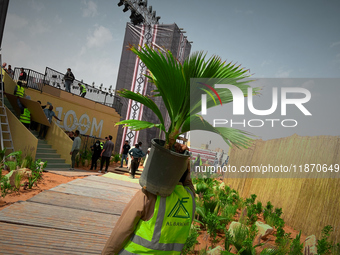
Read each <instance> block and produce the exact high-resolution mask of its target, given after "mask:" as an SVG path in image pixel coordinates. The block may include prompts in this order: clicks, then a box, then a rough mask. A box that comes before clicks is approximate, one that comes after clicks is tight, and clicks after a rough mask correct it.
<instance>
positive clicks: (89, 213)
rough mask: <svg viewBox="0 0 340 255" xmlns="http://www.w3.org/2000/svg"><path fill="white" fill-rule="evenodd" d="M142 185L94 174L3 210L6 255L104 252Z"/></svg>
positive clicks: (0, 226) (0, 231)
mask: <svg viewBox="0 0 340 255" xmlns="http://www.w3.org/2000/svg"><path fill="white" fill-rule="evenodd" d="M138 189H140V186H139V184H137V183H131V182H126V181H122V180H115V179H111V178H107V177H103V176H89V177H86V178H84V179H76V180H74V181H71V182H69V183H66V184H61V185H59V186H57V187H55V188H53V189H50V190H47V191H44V192H42V193H39V194H38V195H36V196H34V197H32V198H31V199H29V200H27V201H25V202H17V203H15V204H13V205H11V206H9V207H7V208H5V209H3V210H2V211H0V254H44V255H49V254H100V253H101V250H102V249H103V248H104V245H105V242H106V240H107V238H108V237H109V235H110V234H111V232H112V229H113V227H114V225H115V223H116V222H117V220H118V218H119V216H120V214H121V213H122V211H123V209H124V207H125V205H126V204H127V203H128V202H129V201H130V199H131V198H132V197H133V195H134V194H135V193H136V192H137V191H138Z"/></svg>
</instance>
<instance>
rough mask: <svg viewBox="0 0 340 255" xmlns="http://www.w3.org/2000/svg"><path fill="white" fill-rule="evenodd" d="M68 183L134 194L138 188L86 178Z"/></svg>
mask: <svg viewBox="0 0 340 255" xmlns="http://www.w3.org/2000/svg"><path fill="white" fill-rule="evenodd" d="M69 184H71V185H75V186H84V187H89V188H91V189H92V188H93V189H105V190H111V191H117V192H122V193H128V194H132V195H134V194H135V193H136V192H137V191H138V189H135V188H131V187H126V186H120V185H116V184H112V183H105V182H96V181H92V180H88V179H86V178H84V179H75V180H73V181H71V182H69ZM139 189H141V187H140V186H139Z"/></svg>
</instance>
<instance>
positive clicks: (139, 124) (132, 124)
mask: <svg viewBox="0 0 340 255" xmlns="http://www.w3.org/2000/svg"><path fill="white" fill-rule="evenodd" d="M116 125H124V127H128V128H130V129H131V130H135V131H138V130H142V129H146V128H153V127H156V128H159V129H160V130H162V131H164V126H163V125H162V124H154V123H151V122H148V121H143V120H123V121H120V122H118V123H116Z"/></svg>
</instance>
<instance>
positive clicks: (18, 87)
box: [14, 84, 25, 97]
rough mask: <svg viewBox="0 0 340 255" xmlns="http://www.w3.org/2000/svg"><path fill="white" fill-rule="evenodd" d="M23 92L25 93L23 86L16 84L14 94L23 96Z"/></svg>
mask: <svg viewBox="0 0 340 255" xmlns="http://www.w3.org/2000/svg"><path fill="white" fill-rule="evenodd" d="M24 94H25V88H24V87H22V86H20V85H18V84H17V86H16V91H15V94H14V95H15V96H18V97H24Z"/></svg>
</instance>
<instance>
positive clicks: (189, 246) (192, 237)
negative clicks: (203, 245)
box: [181, 224, 199, 254]
mask: <svg viewBox="0 0 340 255" xmlns="http://www.w3.org/2000/svg"><path fill="white" fill-rule="evenodd" d="M198 230H199V228H198V227H196V226H195V225H194V224H191V227H190V232H189V236H188V238H187V240H186V241H185V244H184V247H183V250H182V253H181V254H188V253H189V252H190V251H192V250H193V248H195V244H197V243H198V241H197V238H198V236H199V233H198Z"/></svg>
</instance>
